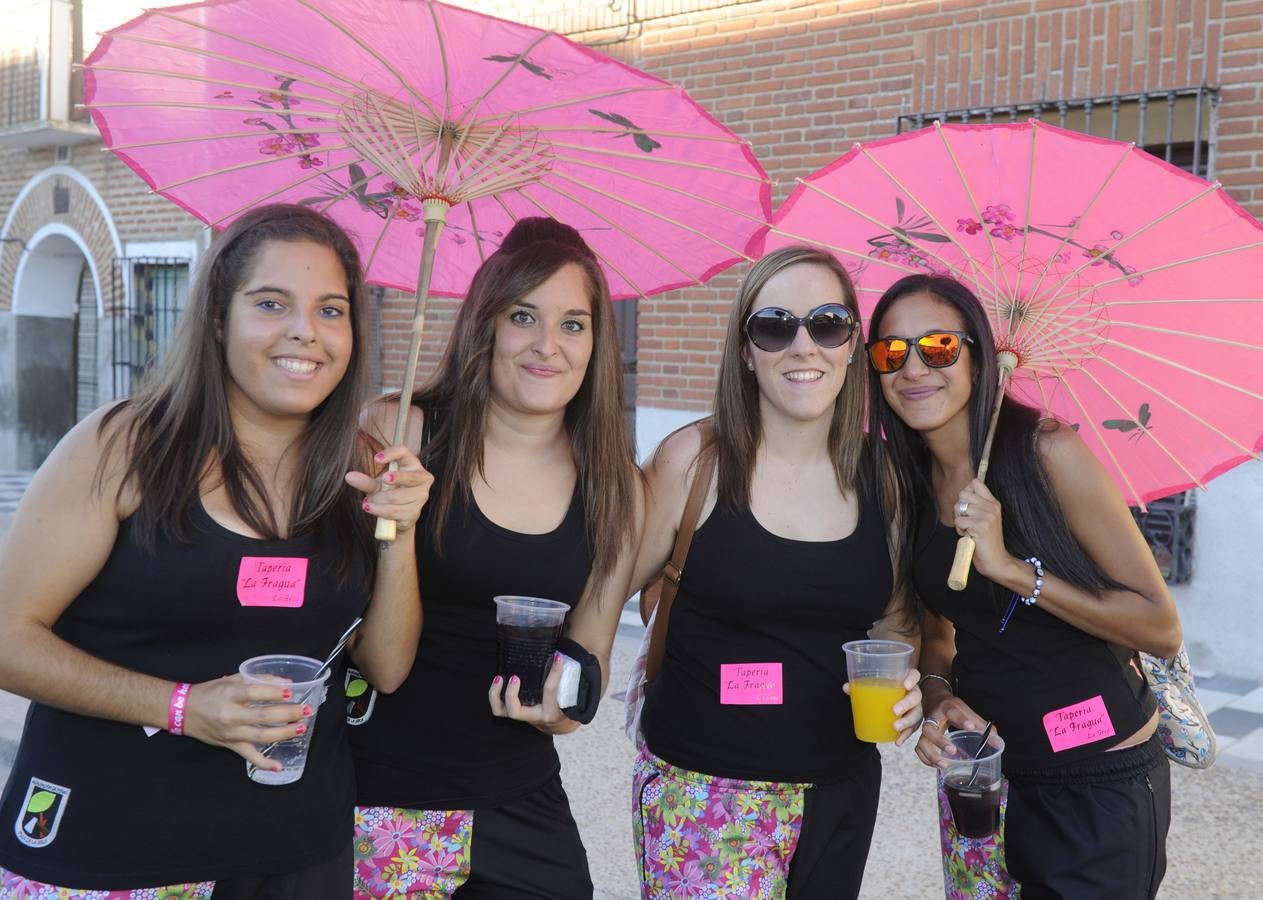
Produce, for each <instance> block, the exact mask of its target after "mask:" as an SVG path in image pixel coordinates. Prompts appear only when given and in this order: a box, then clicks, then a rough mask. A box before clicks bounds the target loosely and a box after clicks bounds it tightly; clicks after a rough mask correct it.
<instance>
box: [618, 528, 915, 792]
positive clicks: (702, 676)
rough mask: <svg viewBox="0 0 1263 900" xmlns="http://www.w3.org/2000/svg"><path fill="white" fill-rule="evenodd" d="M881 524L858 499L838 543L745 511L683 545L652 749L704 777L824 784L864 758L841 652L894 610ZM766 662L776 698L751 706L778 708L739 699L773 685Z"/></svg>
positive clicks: (654, 701) (653, 701)
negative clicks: (752, 688) (792, 535)
mask: <svg viewBox="0 0 1263 900" xmlns="http://www.w3.org/2000/svg"><path fill="white" fill-rule="evenodd" d="M880 518H881V517H880V515H879V514H878V512H877V509H876V507H875V505H873V504H871V503H864V504H863V506H862V508H861V512H860V519H859V523H858V524H857V525H856V527H855V530H854V531H853V532H852V533H851V534H850V535H848V536H847V537H845V538H842V539H841V540H837V541H818V542H817V541H795V540H789V539H787V538H782V537H778V536H777V535H774V534H772V533H771V532H769V531H768V530H767V529H765V528H764V527H763V526H762V525H760V524H759V522H758V521H757V520H756V519H755V517H754V514H753V513H752V512H751V511H750V510H749V509H748V508H747V509H743V510H742V511H740V512H737V513H734V512H732V511H730V510H727V509H724V508H723V507H721V506H716V507H715V509H714V510H713V511H712V512H711V514H710V516H709V517H708V518H707V519H706V521H705V522H704V523H703V524H702V526H701V527H700V528H698V529H697V532H696V534H695V535H694V537H693V544H692V547H691V548H690V549H689V555H688V559H687V560H686V561H685V565H684V577H683V579H682V581H681V584H680V591H679V593H678V594H677V595H676V598H675V603H674V605H673V606H672V608H671V622H670V627H669V628H668V629H667V645H666V655H665V657H664V660H663V665H662V671H661V672H660V673H659V675H658V677H657V679H656V680H655V681H654V683H653V685H652V686H651V687H650V690H649V693H648V694H647V695H646V698H645V707H644V710H643V713H642V719H641V725H642V727H643V729H644V733H645V742H646V743H647V744H648V746H649V748H650V750H651V751H652V752H653V753H655V754H657V755H658V756H660V757H661V758H662V759H664V760H666V761H667V762H669V763H671V764H672V765H676V766H680V767H681V768H685V769H691V770H693V771H696V772H704V773H706V774H708V775H719V776H723V777H728V778H742V779H747V780H756V781H764V780H770V781H792V782H812V783H820V784H827V783H830V782H834V781H837V780H839V779H840V778H842V777H844V776H845V775H846V774H847V770H848V768H849V766H850V764H851V763H852V762H853V761H854V760H855V759H856V758H858V756H859V755H861V754H871V753H873V752H874V748H873V745H872V744H865V743H861V742H860V741H858V740H856V738H855V731H854V728H853V726H852V720H851V706H850V702H849V701H848V699H847V697H846V695H845V694H844V693H842V684H843V683H844V682H845V681H846V661H845V659H844V656H843V653H842V644H844V643H845V642H846V641H850V640H858V639H862V638H864V637H865V636H866V633H867V631H868V629H869V628H871V627H872V625H873V622H874V621H876V620H877V619H879V618H881V616H882V614H883V612H884V611H885V609H886V607H887V605H888V604H889V602H890V594H891V589H892V580H893V579H892V574H891V566H890V556H889V553H888V551H887V547H886V534H885V531H886V529H885V524H884V523H883V522H882V521H880ZM776 666H779V667H780V672H781V678H780V682H781V684H780V688H781V691H780V693H781V697H780V699H781V702H780V703H776V702H761V703H750V702H747V701H750V700H756V699H758V700H769V699H770V700H773V701H774V700H775V699H776V698H775V690H774V689H773V692H772V694H771V695H770V696H767V695H764V696H759V695H758V694H752V693H751V692H749V691H748V690H747V689H746V685H748V684H756V685H757V684H759V683H761V682H760V680H759V679H760V678H764V677H766V678H767V683H774V682H775V681H776V680H777V679H776V675H775V671H776V670H775V667H776ZM733 667H736V668H733ZM725 700H728V701H730V702H727V703H725V702H724V701H725ZM734 701H735V702H734Z"/></svg>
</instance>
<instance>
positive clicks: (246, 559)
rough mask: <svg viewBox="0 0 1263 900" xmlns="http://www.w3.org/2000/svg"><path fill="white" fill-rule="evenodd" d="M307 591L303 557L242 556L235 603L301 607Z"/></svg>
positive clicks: (305, 562)
mask: <svg viewBox="0 0 1263 900" xmlns="http://www.w3.org/2000/svg"><path fill="white" fill-rule="evenodd" d="M306 588H307V557H305V556H243V557H241V568H240V569H238V570H237V599H238V600H239V601H241V605H242V606H287V607H290V608H291V609H294V608H297V607H299V606H302V605H303V597H304V595H305V593H306Z"/></svg>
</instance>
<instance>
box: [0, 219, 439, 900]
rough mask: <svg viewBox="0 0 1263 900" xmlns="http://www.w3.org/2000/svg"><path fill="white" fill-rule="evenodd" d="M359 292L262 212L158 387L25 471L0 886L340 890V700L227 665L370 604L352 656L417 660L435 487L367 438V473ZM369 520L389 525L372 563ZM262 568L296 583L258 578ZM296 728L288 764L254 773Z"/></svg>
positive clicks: (12, 549)
mask: <svg viewBox="0 0 1263 900" xmlns="http://www.w3.org/2000/svg"><path fill="white" fill-rule="evenodd" d="M363 303H364V291H363V282H362V280H361V277H360V269H359V256H358V254H357V252H356V250H355V247H354V245H353V244H352V243H351V241H350V239H349V238H348V237H347V235H346V234H345V233H344V232H343V231H342V230H341V228H339V227H338V226H337V225H336V224H334V223H333V222H332V221H330V220H329V219H328V218H326V217H325V216H322V215H320V214H319V213H316V212H314V211H311V210H309V209H306V208H303V207H297V206H269V207H262V208H260V209H257V210H254V211H252V212H251V213H249V214H247V215H246V216H243V217H242V218H241V219H239V220H237V221H236V222H235V223H234V224H233V225H232V226H231V227H229V228H228V229H227V230H226V231H225V233H224V234H223V235H221V236H220V237H219V238H218V239H217V240H216V241H215V242H214V243H213V244H212V246H211V248H210V250H209V252H208V253H207V254H206V256H205V258H204V259H203V260H201V261H200V263H199V267H198V277H197V280H196V281H195V283H194V286H193V288H192V290H191V292H190V295H189V299H188V303H187V306H186V308H185V310H184V314H183V316H182V318H181V321H180V325H179V328H178V330H177V333H176V338H175V343H174V346H173V348H172V350H171V352H170V354H169V355H168V356H167V358H166V359H165V360H164V362H163V364H162V367H161V368H160V369H159V371H158V373H157V374H156V375H155V377H154V379H153V380H152V381H151V382H150V383H148V384H147V385H146V386H145V388H144V389H143V390H141V391H140V392H138V393H137V394H136V395H135V396H134V397H132V398H130V399H128V400H125V401H122V402H120V403H117V404H114V405H112V406H110V407H109V408H107V409H102V410H98V411H97V412H96V413H94V414H93V415H91V416H90V417H89V418H88V419H86V420H85V421H84V422H82V423H81V424H80V425H78V426H77V427H76V428H75V429H74V430H72V431H71V432H70V433H69V434H68V435H67V436H66V437H65V438H64V439H63V440H62V442H61V443H60V444H59V445H58V447H57V449H56V450H55V451H54V452H53V454H52V456H50V457H49V459H48V461H47V462H46V463H45V464H44V466H43V467H42V468H41V470H40V471H39V473H37V475H36V477H35V479H34V481H33V482H32V484H31V488H30V490H29V491H28V492H27V494H26V497H25V498H24V500H23V502H22V505H21V507H20V508H19V510H18V513H17V516H16V517H15V519H14V522H13V527H12V530H11V532H10V534H9V538H8V541H7V543H6V544H5V545H4V547H3V550H2V552H0V579H2V580H3V582H4V584H5V585H6V589H5V591H4V594H3V598H2V599H0V613H2V615H0V685H2V686H3V687H4V689H5V690H10V691H14V692H17V693H20V694H23V695H25V696H28V697H30V698H32V700H34V701H35V702H34V703H33V704H32V706H31V712H30V715H29V717H28V719H27V723H26V729H25V731H24V733H23V738H22V744H21V746H20V748H19V750H18V755H17V759H16V760H15V762H14V765H13V770H12V773H11V775H10V778H9V783H8V785H7V787H6V789H5V793H4V797H3V800H2V801H0V810H2V813H0V815H2V816H3V818H4V827H3V828H2V829H0V896H2V897H53V896H58V897H60V896H93V897H100V898H102V900H114V898H130V897H137V896H142V895H143V896H155V897H156V896H162V897H170V898H201V897H209V896H210V895H211V892H212V891H213V892H214V896H215V897H216V898H221V897H226V898H256V897H292V898H297V897H302V898H313V900H321V898H327V900H344V898H345V897H346V893H347V884H348V881H349V878H348V877H347V875H348V873H347V867H348V866H349V858H348V857H349V854H348V853H347V852H346V827H345V819H346V817H347V816H349V815H350V814H351V809H352V805H353V801H354V797H353V790H352V786H351V785H352V774H353V773H352V766H351V758H350V752H349V748H348V747H347V745H346V740H345V724H344V720H343V716H342V715H341V707H340V704H337V703H325V704H323V705H319V704H306V703H298V702H295V700H296V699H297V696H298V695H297V694H296V693H295V692H293V691H291V690H290V688H289V687H287V686H286V685H285V684H272V685H269V684H264V683H257V684H251V683H248V682H247V681H246V680H245V679H244V678H243V676H242V675H239V674H238V675H231V676H225V675H224V673H225V672H236V671H237V668H238V665H239V664H240V663H241V662H242V661H243V660H246V659H248V658H251V657H255V656H258V655H260V654H267V653H277V652H281V653H288V654H301V655H304V656H308V657H313V658H315V659H317V660H319V659H321V658H323V657H325V656H326V654H327V653H328V652H329V650H330V648H332V647H333V646H334V645H335V643H336V642H337V641H338V640H339V635H340V634H342V633H343V632H344V629H346V627H347V625H348V624H349V623H351V622H352V621H353V620H354V619H355V618H356V617H357V616H359V615H360V614H361V613H363V615H364V621H363V624H362V625H361V626H360V628H359V629H358V631H357V632H356V633H355V635H354V637H353V642H352V643H351V644H350V649H351V653H352V654H353V655H354V658H355V660H356V662H357V664H358V665H359V666H361V667H362V668H363V669H364V670H365V671H367V672H370V673H372V676H373V677H374V678H376V679H378V680H379V681H380V682H382V683H383V684H386V685H390V686H393V684H394V683H396V682H397V681H398V680H399V679H400V678H402V677H403V674H404V672H405V671H406V666H407V664H408V660H409V659H410V656H411V653H412V651H413V648H414V647H415V641H410V637H411V636H412V635H415V634H416V627H417V623H418V619H419V612H420V609H419V603H418V598H417V593H416V576H415V568H414V562H413V554H412V549H411V542H412V524H413V523H414V522H415V521H416V520H417V518H418V516H419V515H420V510H421V505H422V504H423V503H424V502H425V498H426V494H427V491H428V488H429V482H430V478H429V475H428V474H427V473H426V472H425V471H424V470H423V469H422V468H421V466H420V464H419V463H418V461H417V459H416V457H415V455H414V454H413V453H412V452H410V451H408V450H407V449H406V448H403V447H393V448H387V449H385V450H382V451H381V452H380V453H378V454H377V455H376V462H377V463H378V464H381V463H386V462H389V461H395V462H398V463H399V464H400V467H399V469H398V471H397V472H395V473H393V475H392V476H390V477H388V478H379V477H375V476H370V475H368V474H366V472H367V471H369V470H371V469H372V468H373V465H374V460H373V458H372V456H371V454H372V449H373V448H371V446H370V444H371V442H370V440H369V439H368V438H367V436H366V435H364V434H362V433H360V432H359V431H358V430H357V429H356V424H355V423H356V417H357V415H358V413H359V408H360V403H361V397H360V390H361V385H362V384H363V377H364V359H365V355H364V352H363V346H362V339H363V331H362V329H361V327H360V326H359V324H358V316H359V313H360V311H361V308H362V304H363ZM349 470H350V471H349ZM354 470H362V471H354ZM348 471H349V474H348ZM387 483H388V484H389V486H391V487H393V488H394V489H393V490H391V491H390V492H389V493H387V492H385V491H384V490H383V488H385V487H386V486H387ZM363 494H366V495H368V496H367V499H365V498H364V497H363V496H362V495H363ZM372 515H379V516H385V517H387V518H389V519H391V520H392V521H394V522H396V524H397V527H398V530H399V531H400V534H401V536H402V539H401V540H400V541H398V542H396V544H395V545H392V546H390V547H389V548H387V549H385V550H384V551H382V552H381V553H380V554H379V553H376V552H374V547H373V545H372V540H371V534H372V531H371V524H372V518H371V516H372ZM50 538H52V539H50ZM259 571H268V572H277V571H284V572H285V573H286V575H287V577H286V578H285V579H284V584H283V585H280V586H274V587H273V588H270V589H261V587H262V586H261V585H259V584H258V583H257V582H258V578H257V577H256V576H257V573H258V572H259ZM374 572H375V575H374ZM374 579H375V580H374ZM370 596H371V598H372V599H371V602H370V603H369V607H368V610H367V612H365V611H364V607H365V602H366V601H367V600H369V598H370ZM312 706H318V709H313V708H312ZM142 726H143V727H142ZM164 729H165V731H164ZM307 729H314V731H312V732H310V740H311V744H310V748H309V753H308V756H307V762H306V766H305V769H304V770H303V771H302V772H301V774H300V777H298V780H297V781H294V782H293V783H291V784H287V785H285V786H283V787H276V786H273V785H271V784H268V783H264V784H259V783H256V781H255V780H252V779H253V778H254V773H255V772H260V773H263V772H266V773H273V772H275V771H276V770H278V769H279V768H280V763H278V762H277V761H276V760H275V759H271V758H268V757H266V756H264V755H263V754H262V752H261V749H267V747H266V745H268V744H273V743H280V742H283V741H287V740H289V739H292V738H294V737H295V736H296V735H299V734H303V733H305V732H306V731H307ZM243 758H244V760H243ZM247 763H248V764H249V766H247V765H246V764H247ZM248 773H250V777H247V775H248ZM259 780H263V781H265V782H266V780H267V779H266V778H264V779H259Z"/></svg>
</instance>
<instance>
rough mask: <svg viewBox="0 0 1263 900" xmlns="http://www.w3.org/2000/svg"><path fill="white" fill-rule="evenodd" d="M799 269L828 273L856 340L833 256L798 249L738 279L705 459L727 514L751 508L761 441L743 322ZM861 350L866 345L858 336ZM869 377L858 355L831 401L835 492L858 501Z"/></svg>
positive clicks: (863, 489) (863, 480) (847, 283)
mask: <svg viewBox="0 0 1263 900" xmlns="http://www.w3.org/2000/svg"><path fill="white" fill-rule="evenodd" d="M796 265H813V266H822V267H823V268H826V269H828V270H829V271H830V272H832V273H833V276H834V277H835V278H837V280H838V283H839V284H840V285H841V287H842V302H843V303H844V304H845V305H846V307H847V309H849V310H850V311H851V315H852V316H853V317H854V320H855V322H856V323H857V328H856V330H857V332H858V330H859V329H858V323H859V321H860V309H859V302H858V301H857V300H856V298H855V287H854V286H853V285H852V284H851V277H850V275H848V274H847V271H846V269H845V268H843V266H842V264H841V263H840V262H838V260H837V258H836V257H834V256H833V254H832V253H827V252H826V251H824V250H819V249H817V248H815V247H807V246H802V245H795V246H790V247H783V248H781V249H780V250H776V251H773V252H772V253H769V254H768V255H767V256H765V257H763V258H762V259H760V260H759V261H758V262H756V263H755V264H754V265H753V266H752V267H751V268H750V273H749V274H748V275H746V277H745V278H744V279H742V282H741V287H740V289H739V290H738V291H737V296H736V297H735V298H734V299H733V305H732V311H731V312H730V313H729V315H728V333H727V338H726V340H725V342H724V354H723V357H722V358H721V360H720V362H719V380H718V383H717V384H716V386H715V413H714V416H713V417H712V421H713V424H714V436H715V440H714V441H713V442H712V443H710V444H708V445H707V446H706V447H705V448H704V449H703V451H702V452H709V453H717V454H718V456H719V467H718V468H719V488H718V494H719V496H718V502H720V503H722V504H724V505H725V506H726V507H727V508H729V509H733V510H740V509H744V508H745V507H746V506H747V505H748V504H749V502H750V483H751V480H752V479H753V477H754V462H755V456H756V454H757V452H758V448H759V441H760V440H761V439H762V437H763V421H762V417H761V415H760V413H759V383H758V381H757V379H756V378H755V376H754V373H753V372H752V371H750V370H749V369H748V368H747V367H746V364H745V359H746V354H747V353H753V352H756V351H755V350H753V349H752V348H751V347H750V345H749V340H748V339H747V338H746V336H745V329H744V326H745V320H746V317H747V316H749V315H750V312H751V311H752V309H753V308H754V304H755V302H756V301H757V300H758V299H759V294H760V293H761V292H762V290H763V287H764V285H766V284H767V283H768V281H769V280H770V279H771V278H772V276H774V275H776V274H778V273H779V272H783V271H784V270H785V269H788V268H789V267H790V266H796ZM858 342H859V343H862V342H863V337H862V336H861V337H860V338H859V340H858ZM867 374H868V373H867V367H866V366H865V363H864V358H863V354H862V353H856V354H855V356H854V357H853V358H852V359H851V361H850V363H849V364H848V365H847V372H846V381H845V382H844V383H843V385H842V389H841V390H840V391H839V392H838V397H837V399H836V400H835V401H834V404H833V418H832V419H831V420H830V423H829V456H830V458H831V459H832V460H833V467H834V472H835V474H836V475H837V479H838V487H839V488H841V489H842V490H844V491H849V490H855V491H857V492H859V493H860V494H861V496H867V492H868V491H869V489H870V488H871V484H870V479H869V477H868V475H867V469H866V467H865V465H864V457H865V454H864V450H863V444H864V430H863V425H864V384H865V382H866V380H867ZM699 456H700V454H699Z"/></svg>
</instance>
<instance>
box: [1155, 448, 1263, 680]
mask: <svg viewBox="0 0 1263 900" xmlns="http://www.w3.org/2000/svg"><path fill="white" fill-rule="evenodd" d="M1261 566H1263V461H1259V460H1254V461H1251V462H1247V463H1244V464H1242V465H1240V466H1237V468H1235V469H1233V470H1232V471H1230V472H1228V473H1226V474H1224V475H1221V476H1220V477H1219V478H1217V479H1215V480H1214V481H1212V482H1211V483H1210V484H1209V485H1208V486H1207V489H1206V490H1205V491H1203V492H1201V493H1200V494H1198V497H1197V524H1196V525H1195V526H1194V538H1193V578H1192V580H1191V581H1190V582H1189V583H1188V584H1183V585H1176V586H1174V587H1172V588H1171V593H1172V594H1173V595H1174V596H1175V602H1176V604H1177V605H1178V606H1179V608H1180V619H1181V620H1182V621H1183V623H1184V642H1185V644H1187V645H1188V652H1189V656H1190V657H1191V659H1192V661H1193V667H1194V671H1195V672H1198V673H1203V672H1221V673H1223V674H1226V675H1237V676H1240V677H1243V678H1255V679H1260V680H1263V646H1260V641H1263V627H1261V626H1260V624H1259V623H1260V621H1263V590H1260V588H1259V585H1260V582H1263V568H1260V567H1261Z"/></svg>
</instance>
